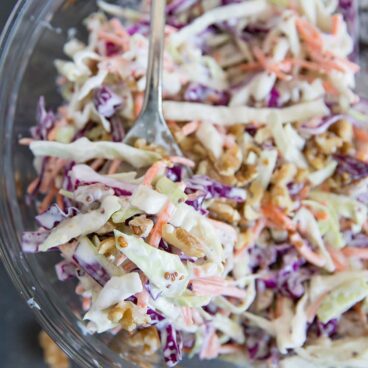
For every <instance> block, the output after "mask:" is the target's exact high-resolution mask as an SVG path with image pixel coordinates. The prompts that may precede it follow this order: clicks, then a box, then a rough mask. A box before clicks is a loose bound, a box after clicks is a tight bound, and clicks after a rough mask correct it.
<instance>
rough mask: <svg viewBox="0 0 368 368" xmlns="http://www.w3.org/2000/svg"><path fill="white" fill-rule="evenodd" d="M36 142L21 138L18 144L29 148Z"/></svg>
mask: <svg viewBox="0 0 368 368" xmlns="http://www.w3.org/2000/svg"><path fill="white" fill-rule="evenodd" d="M34 141H35V140H34V139H32V138H21V139H19V141H18V143H19V144H20V145H22V146H29V145H30V144H31V143H32V142H34Z"/></svg>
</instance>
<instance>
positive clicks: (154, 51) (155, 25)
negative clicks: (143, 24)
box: [124, 0, 183, 156]
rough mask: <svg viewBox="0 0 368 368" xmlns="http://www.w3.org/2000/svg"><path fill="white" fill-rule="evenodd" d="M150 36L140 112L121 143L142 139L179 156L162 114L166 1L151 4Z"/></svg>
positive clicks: (157, 0)
mask: <svg viewBox="0 0 368 368" xmlns="http://www.w3.org/2000/svg"><path fill="white" fill-rule="evenodd" d="M151 4H152V5H151V35H150V50H149V55H148V67H147V76H146V91H145V97H144V102H143V107H142V111H141V113H140V115H139V117H138V119H137V120H136V122H135V123H134V126H133V127H132V129H131V130H130V131H129V133H128V134H127V136H126V137H125V139H124V143H127V144H132V143H134V141H135V139H137V138H144V139H145V140H146V141H147V142H148V143H154V144H157V145H159V146H161V147H163V148H164V149H165V150H166V151H167V152H168V154H169V155H175V156H182V155H183V154H182V152H181V150H180V148H179V147H178V145H177V144H176V142H175V139H174V137H173V136H172V134H171V132H170V130H169V128H168V127H167V125H166V122H165V119H164V116H163V113H162V74H163V72H162V64H163V54H164V42H163V41H164V31H165V4H166V1H165V0H153V1H152V2H151Z"/></svg>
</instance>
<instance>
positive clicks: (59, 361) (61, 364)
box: [38, 331, 70, 368]
mask: <svg viewBox="0 0 368 368" xmlns="http://www.w3.org/2000/svg"><path fill="white" fill-rule="evenodd" d="M38 338H39V342H40V345H41V347H42V349H43V355H44V360H45V363H46V364H47V365H48V366H49V367H50V368H69V367H70V362H69V358H68V357H67V355H66V354H65V353H64V352H63V351H62V350H61V349H60V348H59V347H58V346H57V345H56V344H55V343H54V341H53V340H52V339H51V337H49V335H47V333H46V332H45V331H41V332H40V335H39V337H38Z"/></svg>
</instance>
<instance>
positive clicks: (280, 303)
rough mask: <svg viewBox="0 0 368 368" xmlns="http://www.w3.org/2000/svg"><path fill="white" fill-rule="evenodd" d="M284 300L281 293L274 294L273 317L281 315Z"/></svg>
mask: <svg viewBox="0 0 368 368" xmlns="http://www.w3.org/2000/svg"><path fill="white" fill-rule="evenodd" d="M285 301H286V298H285V297H284V296H282V295H277V296H276V305H275V318H279V317H281V316H282V312H283V310H284V309H285Z"/></svg>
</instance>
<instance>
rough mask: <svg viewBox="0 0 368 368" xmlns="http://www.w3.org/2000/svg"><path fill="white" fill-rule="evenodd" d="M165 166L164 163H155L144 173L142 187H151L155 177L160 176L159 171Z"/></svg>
mask: <svg viewBox="0 0 368 368" xmlns="http://www.w3.org/2000/svg"><path fill="white" fill-rule="evenodd" d="M165 166H166V163H165V162H164V161H157V162H155V163H154V164H153V165H152V166H151V167H150V168H149V169H148V170H147V172H146V173H145V175H144V177H143V185H146V186H151V185H152V182H153V181H154V179H155V178H156V176H157V175H159V174H160V172H161V170H162V169H163V168H164V167H165Z"/></svg>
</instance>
